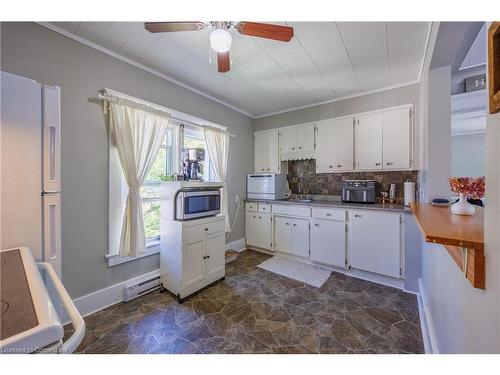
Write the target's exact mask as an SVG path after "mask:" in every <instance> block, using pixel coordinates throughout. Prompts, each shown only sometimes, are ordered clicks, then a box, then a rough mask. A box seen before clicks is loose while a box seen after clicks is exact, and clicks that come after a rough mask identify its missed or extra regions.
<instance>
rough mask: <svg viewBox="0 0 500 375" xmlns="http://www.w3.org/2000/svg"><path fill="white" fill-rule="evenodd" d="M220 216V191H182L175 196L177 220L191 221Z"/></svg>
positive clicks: (208, 189) (207, 189) (206, 189)
mask: <svg viewBox="0 0 500 375" xmlns="http://www.w3.org/2000/svg"><path fill="white" fill-rule="evenodd" d="M218 214H220V189H213V188H212V189H210V188H205V189H196V188H195V189H181V190H179V191H178V192H177V193H176V195H175V219H176V220H191V219H199V218H201V217H207V216H214V215H218Z"/></svg>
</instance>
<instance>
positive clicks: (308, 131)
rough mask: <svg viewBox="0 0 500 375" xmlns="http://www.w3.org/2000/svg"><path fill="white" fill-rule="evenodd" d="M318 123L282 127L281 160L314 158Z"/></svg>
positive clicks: (280, 135) (280, 140)
mask: <svg viewBox="0 0 500 375" xmlns="http://www.w3.org/2000/svg"><path fill="white" fill-rule="evenodd" d="M315 131H316V124H315V123H308V124H302V125H297V126H292V127H287V128H282V129H281V130H280V134H279V149H280V157H281V160H295V159H310V158H314V156H315V154H314V149H315V136H314V135H315Z"/></svg>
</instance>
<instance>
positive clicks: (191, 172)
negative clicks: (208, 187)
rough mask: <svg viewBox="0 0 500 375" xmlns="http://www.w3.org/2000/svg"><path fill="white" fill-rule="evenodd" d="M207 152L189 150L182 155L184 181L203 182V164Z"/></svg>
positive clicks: (198, 149)
mask: <svg viewBox="0 0 500 375" xmlns="http://www.w3.org/2000/svg"><path fill="white" fill-rule="evenodd" d="M204 161H205V150H204V149H202V148H187V149H184V150H183V153H182V164H183V174H184V180H186V181H189V180H194V181H203V162H204Z"/></svg>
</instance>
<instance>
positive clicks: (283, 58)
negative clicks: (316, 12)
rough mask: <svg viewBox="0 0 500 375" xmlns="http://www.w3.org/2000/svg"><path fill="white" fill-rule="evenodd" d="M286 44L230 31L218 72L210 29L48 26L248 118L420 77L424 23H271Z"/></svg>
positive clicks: (97, 24) (89, 24) (133, 24)
mask: <svg viewBox="0 0 500 375" xmlns="http://www.w3.org/2000/svg"><path fill="white" fill-rule="evenodd" d="M274 23H277V24H288V25H290V26H292V27H293V28H294V30H295V36H294V38H292V40H291V41H290V42H288V43H282V42H277V41H271V40H267V39H262V38H256V37H248V36H243V35H240V34H238V33H237V32H236V31H234V30H233V31H232V32H231V33H232V36H233V44H232V48H231V70H230V71H229V72H228V73H218V72H217V64H216V61H215V59H214V57H215V56H214V54H213V52H211V50H210V47H209V33H210V30H207V29H206V30H201V31H189V32H177V33H162V34H151V33H149V32H147V31H146V30H144V25H143V23H139V22H57V23H52V25H54V26H56V27H58V28H62V29H64V30H65V31H66V32H69V33H71V34H73V35H75V36H77V37H79V38H83V39H85V40H87V41H90V42H93V43H95V44H97V45H99V46H102V47H104V48H106V49H108V50H111V51H113V52H115V53H118V54H120V55H122V56H124V57H127V58H129V59H132V60H134V61H136V62H138V63H140V64H142V65H144V66H146V67H148V68H150V69H153V70H155V71H157V72H158V73H160V74H163V75H167V76H169V77H171V78H173V79H174V80H177V81H180V82H182V83H184V84H185V85H188V86H190V87H192V88H193V89H196V90H199V91H201V92H203V93H205V94H207V95H209V96H212V97H214V98H216V99H218V100H220V101H222V102H224V103H227V104H229V105H230V106H232V107H235V108H237V109H238V110H240V111H241V112H243V113H246V114H249V115H250V116H251V117H261V116H263V115H267V114H271V113H276V112H283V111H286V110H289V109H293V108H297V107H304V106H310V105H314V104H317V103H322V102H327V101H332V100H336V99H339V98H343V97H348V96H353V95H357V94H360V93H364V92H368V91H374V90H381V89H384V88H388V87H392V86H398V85H402V84H406V83H413V82H416V81H419V80H420V71H421V65H422V61H423V58H424V54H425V49H426V45H427V39H428V32H429V27H430V23H428V22H286V23H284V22H283V23H280V22H274Z"/></svg>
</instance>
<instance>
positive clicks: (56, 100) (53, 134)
mask: <svg viewBox="0 0 500 375" xmlns="http://www.w3.org/2000/svg"><path fill="white" fill-rule="evenodd" d="M42 92H43V96H42V97H43V189H44V191H50V192H56V191H59V190H61V115H60V89H59V87H57V86H56V87H51V86H43V88H42Z"/></svg>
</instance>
